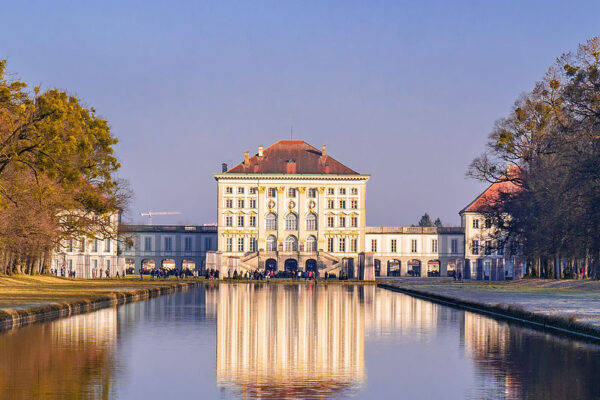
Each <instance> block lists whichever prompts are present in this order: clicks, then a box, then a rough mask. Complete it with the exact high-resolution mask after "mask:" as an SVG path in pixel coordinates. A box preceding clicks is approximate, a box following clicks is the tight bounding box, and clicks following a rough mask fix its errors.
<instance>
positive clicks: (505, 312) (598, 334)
mask: <svg viewBox="0 0 600 400" xmlns="http://www.w3.org/2000/svg"><path fill="white" fill-rule="evenodd" d="M377 287H380V288H382V289H387V290H391V291H393V292H398V293H403V294H407V295H409V296H412V297H416V298H419V299H423V300H428V301H431V302H434V303H437V304H441V305H445V306H449V307H454V308H459V309H463V310H467V311H472V312H475V313H478V314H483V315H488V316H492V317H495V318H498V319H502V320H508V321H513V322H519V323H520V324H523V325H525V326H529V327H532V328H536V329H538V330H542V331H550V332H553V333H558V334H561V335H566V336H570V337H573V338H577V339H584V340H587V341H592V342H596V343H600V331H598V330H596V329H594V328H593V327H590V326H588V325H584V324H581V323H577V322H571V321H568V320H567V319H565V318H560V317H551V316H547V315H541V314H536V313H533V312H531V311H525V310H522V309H516V308H515V307H510V306H508V307H506V308H504V307H500V306H492V305H488V304H483V303H478V302H474V301H467V300H461V299H457V298H455V297H449V296H443V295H438V294H434V293H429V292H425V291H419V290H416V289H408V288H401V287H397V286H394V285H390V284H386V283H378V284H377Z"/></svg>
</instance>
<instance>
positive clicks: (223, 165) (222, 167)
mask: <svg viewBox="0 0 600 400" xmlns="http://www.w3.org/2000/svg"><path fill="white" fill-rule="evenodd" d="M221 172H227V163H222V164H221Z"/></svg>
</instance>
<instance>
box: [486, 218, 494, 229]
mask: <svg viewBox="0 0 600 400" xmlns="http://www.w3.org/2000/svg"><path fill="white" fill-rule="evenodd" d="M485 227H486V228H488V229H489V228H491V227H492V220H491V219H489V218H486V219H485Z"/></svg>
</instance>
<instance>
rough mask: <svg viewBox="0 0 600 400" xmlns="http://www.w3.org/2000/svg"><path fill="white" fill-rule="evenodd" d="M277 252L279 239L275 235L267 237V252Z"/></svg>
mask: <svg viewBox="0 0 600 400" xmlns="http://www.w3.org/2000/svg"><path fill="white" fill-rule="evenodd" d="M276 250H277V238H275V236H273V235H269V236H267V251H276Z"/></svg>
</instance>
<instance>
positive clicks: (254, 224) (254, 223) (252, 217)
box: [249, 215, 256, 228]
mask: <svg viewBox="0 0 600 400" xmlns="http://www.w3.org/2000/svg"><path fill="white" fill-rule="evenodd" d="M249 225H250V226H251V227H253V228H254V227H256V216H255V215H251V216H250V224H249Z"/></svg>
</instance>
